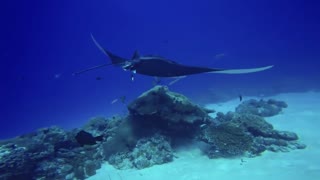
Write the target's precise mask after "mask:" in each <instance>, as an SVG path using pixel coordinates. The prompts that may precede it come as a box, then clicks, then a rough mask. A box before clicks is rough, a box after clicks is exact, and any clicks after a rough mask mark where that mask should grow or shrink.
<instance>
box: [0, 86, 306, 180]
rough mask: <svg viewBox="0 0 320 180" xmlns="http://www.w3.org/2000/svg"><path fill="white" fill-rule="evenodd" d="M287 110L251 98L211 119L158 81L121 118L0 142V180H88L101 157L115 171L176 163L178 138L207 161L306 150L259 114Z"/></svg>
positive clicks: (281, 105)
mask: <svg viewBox="0 0 320 180" xmlns="http://www.w3.org/2000/svg"><path fill="white" fill-rule="evenodd" d="M285 107H287V105H286V104H285V103H284V102H280V101H276V100H268V101H263V100H260V101H256V100H249V101H246V102H243V103H242V104H241V105H239V106H238V107H237V109H236V112H228V113H226V114H223V113H221V112H217V116H216V118H212V117H210V116H209V115H208V113H212V112H213V111H212V110H207V109H204V108H202V107H200V106H198V105H195V104H193V103H192V102H191V101H189V100H188V98H186V97H185V96H183V95H181V94H177V93H174V92H170V91H169V90H168V88H167V87H164V86H155V87H154V88H152V89H150V90H149V91H147V92H145V93H143V94H142V95H141V96H139V97H138V98H137V99H136V100H134V101H133V102H131V103H130V104H129V105H128V110H129V114H128V115H127V116H126V117H117V116H114V117H111V118H103V117H97V118H93V119H91V120H90V121H89V122H88V123H87V124H85V125H84V126H83V127H82V128H79V129H74V130H71V131H65V130H63V129H61V128H58V127H50V128H43V129H39V130H38V131H36V132H33V133H29V134H25V135H22V136H19V137H17V138H13V139H9V140H4V141H0V179H1V180H2V179H3V180H11V179H14V180H19V179H23V180H29V179H30V180H31V179H39V180H40V179H41V180H47V179H85V178H87V177H89V176H92V175H94V174H95V171H96V170H97V169H98V168H100V166H101V164H102V163H103V162H105V161H107V162H108V163H110V164H111V165H113V166H114V167H116V168H118V169H128V168H136V169H142V168H147V167H151V166H153V165H160V164H163V163H168V162H171V161H173V160H174V153H173V152H174V149H175V147H177V145H180V144H183V143H185V142H183V143H182V140H181V139H187V141H186V142H190V141H198V142H202V143H203V142H204V143H205V144H206V145H207V147H208V148H207V149H206V150H205V151H204V152H205V154H206V155H207V156H208V157H209V158H219V157H224V158H228V157H237V156H251V157H253V156H257V155H260V154H261V153H262V152H264V151H266V150H268V151H273V152H288V151H290V150H293V149H304V148H305V147H306V146H305V145H304V144H301V143H299V142H298V136H297V135H296V134H295V133H293V132H286V131H277V130H275V129H274V128H273V126H272V125H271V124H269V123H268V122H267V121H265V120H264V118H263V117H265V116H273V115H276V114H278V113H279V112H281V110H282V108H285Z"/></svg>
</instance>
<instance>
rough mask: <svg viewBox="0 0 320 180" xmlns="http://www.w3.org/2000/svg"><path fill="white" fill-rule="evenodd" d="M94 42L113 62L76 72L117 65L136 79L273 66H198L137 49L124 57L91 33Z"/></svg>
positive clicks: (225, 72) (230, 71)
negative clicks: (100, 42)
mask: <svg viewBox="0 0 320 180" xmlns="http://www.w3.org/2000/svg"><path fill="white" fill-rule="evenodd" d="M91 38H92V40H93V42H94V44H95V45H96V46H97V47H98V48H99V49H100V50H101V52H103V53H104V54H105V55H106V56H107V57H109V58H110V60H111V63H108V64H102V65H99V66H94V67H91V68H88V69H85V70H82V71H79V72H76V73H74V75H76V74H81V73H84V72H87V71H90V70H93V69H97V68H101V67H104V66H109V65H113V66H117V67H121V68H122V69H123V70H125V71H130V72H131V79H132V80H133V79H134V74H142V75H146V76H152V77H178V78H179V77H185V76H188V75H194V74H201V73H221V74H245V73H254V72H260V71H264V70H267V69H270V68H272V67H273V65H270V66H264V67H258V68H249V69H222V68H210V67H198V66H189V65H184V64H179V63H177V62H176V61H172V60H169V59H166V58H164V57H159V56H140V55H139V53H138V51H135V52H134V54H133V56H132V58H131V59H126V58H122V57H120V56H117V55H115V54H113V53H112V52H110V51H108V50H106V49H104V48H103V47H102V46H101V45H100V44H99V43H98V42H97V41H96V39H95V38H94V37H93V36H92V35H91Z"/></svg>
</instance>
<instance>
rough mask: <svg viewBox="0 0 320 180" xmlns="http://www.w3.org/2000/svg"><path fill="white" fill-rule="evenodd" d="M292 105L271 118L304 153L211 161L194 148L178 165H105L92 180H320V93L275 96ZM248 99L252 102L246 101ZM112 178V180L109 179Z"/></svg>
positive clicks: (183, 153) (224, 106)
mask: <svg viewBox="0 0 320 180" xmlns="http://www.w3.org/2000/svg"><path fill="white" fill-rule="evenodd" d="M272 98H275V99H277V100H283V101H286V102H287V103H288V105H289V107H288V108H287V109H285V110H284V112H283V113H282V114H280V115H277V116H274V117H271V118H267V120H268V121H269V122H270V123H272V124H273V125H274V128H275V129H277V130H288V131H293V132H296V133H297V134H298V135H299V137H300V141H301V142H302V143H305V144H307V148H306V149H304V150H294V151H291V152H288V153H273V152H264V153H263V154H262V156H260V157H255V158H244V160H245V161H246V162H244V163H243V164H242V165H241V164H240V159H208V158H207V157H206V156H205V155H202V154H201V152H200V150H199V149H197V148H195V147H190V148H188V149H185V150H181V151H179V152H177V155H178V156H179V158H177V159H175V160H174V162H172V163H168V164H164V165H157V166H153V167H150V168H146V169H142V170H117V169H115V168H113V167H112V166H110V165H109V164H107V163H106V164H104V165H103V166H102V168H101V169H99V170H98V171H97V174H96V175H95V176H93V177H90V178H88V179H89V180H109V179H110V180H236V179H239V180H240V179H246V180H258V179H259V180H302V179H304V180H319V179H320V93H314V92H308V93H288V94H281V95H277V96H274V97H272ZM246 99H248V98H246ZM238 104H239V100H238V99H237V100H232V101H230V102H226V103H222V104H218V105H209V107H213V108H214V109H216V110H218V111H223V112H226V111H229V110H232V111H233V110H234V107H236V106H237V105H238ZM109 177H110V178H109Z"/></svg>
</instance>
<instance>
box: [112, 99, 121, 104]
mask: <svg viewBox="0 0 320 180" xmlns="http://www.w3.org/2000/svg"><path fill="white" fill-rule="evenodd" d="M118 100H119V99H114V100H113V101H111V103H110V104H114V103H116V102H117V101H118Z"/></svg>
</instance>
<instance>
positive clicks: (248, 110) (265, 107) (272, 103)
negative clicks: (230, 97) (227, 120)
mask: <svg viewBox="0 0 320 180" xmlns="http://www.w3.org/2000/svg"><path fill="white" fill-rule="evenodd" d="M287 107H288V105H287V103H285V102H284V101H277V100H274V99H269V100H267V101H265V100H262V99H261V100H259V101H257V100H255V99H250V100H248V101H244V102H243V103H242V104H240V105H239V106H238V107H237V108H236V112H237V113H240V114H254V115H258V116H262V117H270V116H275V115H277V114H279V113H280V112H282V109H283V108H287Z"/></svg>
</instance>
